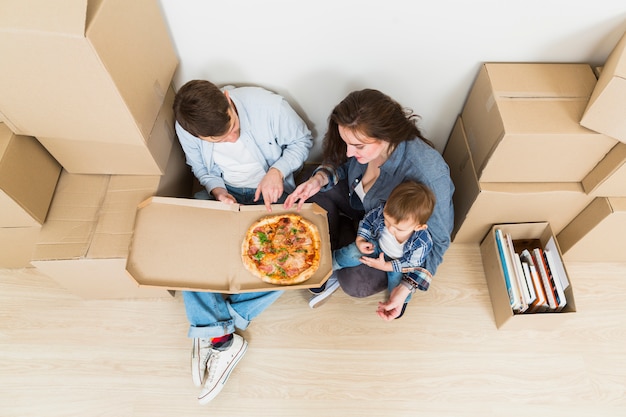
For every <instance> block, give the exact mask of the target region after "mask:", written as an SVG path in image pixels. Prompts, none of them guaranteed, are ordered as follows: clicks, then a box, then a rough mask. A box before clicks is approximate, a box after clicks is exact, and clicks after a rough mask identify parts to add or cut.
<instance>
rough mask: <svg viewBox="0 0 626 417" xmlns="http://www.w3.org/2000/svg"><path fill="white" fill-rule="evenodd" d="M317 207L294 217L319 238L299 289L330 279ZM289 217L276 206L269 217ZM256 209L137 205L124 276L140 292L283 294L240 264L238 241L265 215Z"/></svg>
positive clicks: (162, 201)
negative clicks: (315, 264) (315, 259)
mask: <svg viewBox="0 0 626 417" xmlns="http://www.w3.org/2000/svg"><path fill="white" fill-rule="evenodd" d="M320 210H321V209H320V208H319V206H317V205H315V204H306V205H304V206H303V208H302V210H301V211H300V214H301V215H302V216H303V217H305V218H306V219H307V220H309V221H311V222H312V223H314V224H315V225H316V226H317V228H318V229H319V231H320V235H321V238H322V253H321V262H320V267H319V269H318V270H317V271H316V273H315V274H314V275H313V277H311V278H310V279H309V280H307V281H306V282H305V283H302V284H299V285H294V286H290V288H309V287H319V286H320V285H321V284H322V283H323V282H324V281H325V280H326V279H328V277H329V276H330V273H331V253H330V239H329V232H328V221H327V216H326V214H325V212H324V210H321V212H320ZM285 212H293V210H284V209H283V208H282V205H281V204H275V205H272V213H271V214H280V213H285ZM269 214H270V213H268V212H267V211H266V209H265V207H264V206H262V205H254V206H244V205H241V206H240V205H238V204H224V203H220V202H217V201H209V200H195V199H186V198H172V197H152V198H150V199H148V200H146V201H144V202H143V203H141V204H140V205H139V209H138V211H137V216H136V221H135V230H134V233H133V237H132V241H131V245H130V250H129V255H128V260H127V264H126V270H127V271H128V273H129V274H130V275H131V277H133V279H135V281H137V283H138V284H139V285H141V286H157V287H165V288H170V289H179V290H193V291H215V292H222V293H239V292H248V291H266V290H277V289H283V288H284V287H283V286H276V285H272V284H267V283H264V282H262V281H261V280H260V279H258V278H257V277H255V276H253V275H252V274H251V273H250V272H248V271H247V270H246V269H245V268H244V266H243V263H242V261H241V248H242V241H243V237H244V236H245V233H246V232H247V230H248V228H249V227H250V225H251V224H252V223H253V222H254V221H256V220H258V219H259V218H261V217H265V216H267V215H269Z"/></svg>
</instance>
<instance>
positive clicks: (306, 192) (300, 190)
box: [283, 172, 328, 211]
mask: <svg viewBox="0 0 626 417" xmlns="http://www.w3.org/2000/svg"><path fill="white" fill-rule="evenodd" d="M322 177H323V178H322ZM327 183H328V178H326V176H325V175H324V173H319V172H318V173H317V174H315V175H314V176H312V177H311V178H309V179H308V180H306V181H305V182H303V183H302V184H300V185H298V186H297V187H296V189H295V190H294V192H293V193H291V194H289V196H287V199H286V200H285V203H284V204H283V207H284V208H285V209H290V208H291V207H292V206H293V205H294V204H296V203H297V204H298V206H297V208H296V209H297V210H298V211H300V209H301V208H302V205H303V204H304V203H305V202H306V200H307V199H309V198H310V197H311V196H314V195H315V194H317V193H318V192H319V191H320V190H321V189H322V187H323V186H324V185H326V184H327Z"/></svg>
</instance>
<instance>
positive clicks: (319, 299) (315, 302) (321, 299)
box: [309, 281, 339, 308]
mask: <svg viewBox="0 0 626 417" xmlns="http://www.w3.org/2000/svg"><path fill="white" fill-rule="evenodd" d="M338 289H339V281H336V282H334V283H333V284H331V285H330V287H328V288H327V289H326V291H324V292H323V293H320V294H317V295H314V296H313V297H311V299H310V300H309V307H311V308H317V307H319V306H321V305H322V304H324V303H325V302H326V301H328V297H330V296H331V295H333V293H334V292H335V291H337V290H338Z"/></svg>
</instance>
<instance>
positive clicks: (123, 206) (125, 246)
mask: <svg viewBox="0 0 626 417" xmlns="http://www.w3.org/2000/svg"><path fill="white" fill-rule="evenodd" d="M173 150H174V151H175V152H172V157H171V158H170V161H171V162H170V164H169V165H168V170H167V173H166V175H164V176H157V175H152V176H144V175H81V174H70V173H68V172H66V171H64V172H63V175H62V176H61V179H60V180H59V187H58V189H57V192H56V193H55V197H54V200H53V202H52V206H51V208H50V214H49V218H48V220H47V221H46V223H45V224H44V226H43V227H42V230H41V233H40V235H39V239H38V241H37V245H36V248H35V254H34V255H33V260H32V262H31V264H32V265H33V266H35V267H36V268H37V269H39V270H40V271H41V272H42V273H44V274H46V275H48V276H49V277H51V278H52V279H54V280H55V281H57V282H58V283H60V284H61V285H63V286H64V287H65V288H67V289H68V290H70V291H71V292H73V293H74V294H76V295H78V296H80V297H83V298H87V299H94V298H153V297H162V296H169V292H168V291H165V290H163V289H161V288H139V287H138V286H137V284H136V283H135V281H133V280H132V279H130V278H129V277H128V274H127V273H126V269H125V267H126V257H127V256H128V250H129V245H130V241H131V238H132V233H133V229H134V222H135V215H136V213H137V205H138V204H139V203H141V202H142V201H144V200H145V199H147V198H149V197H151V196H153V195H156V194H164V195H174V196H179V197H188V196H189V192H190V189H191V184H192V183H191V181H189V180H188V179H189V168H188V167H187V166H186V164H185V163H184V156H183V155H182V149H180V148H179V147H173Z"/></svg>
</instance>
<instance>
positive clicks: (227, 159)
mask: <svg viewBox="0 0 626 417" xmlns="http://www.w3.org/2000/svg"><path fill="white" fill-rule="evenodd" d="M213 160H214V162H215V163H216V164H217V165H219V167H220V168H221V169H222V173H223V174H224V182H225V183H226V184H228V185H230V186H232V187H239V188H257V187H258V186H259V183H260V182H261V180H262V179H263V177H264V176H265V170H264V169H263V166H261V164H260V163H259V162H258V161H257V160H256V159H255V158H254V155H252V153H251V152H250V151H249V150H248V148H247V147H246V146H245V145H244V144H243V141H241V140H237V141H236V142H220V143H216V144H215V147H214V148H213Z"/></svg>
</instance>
